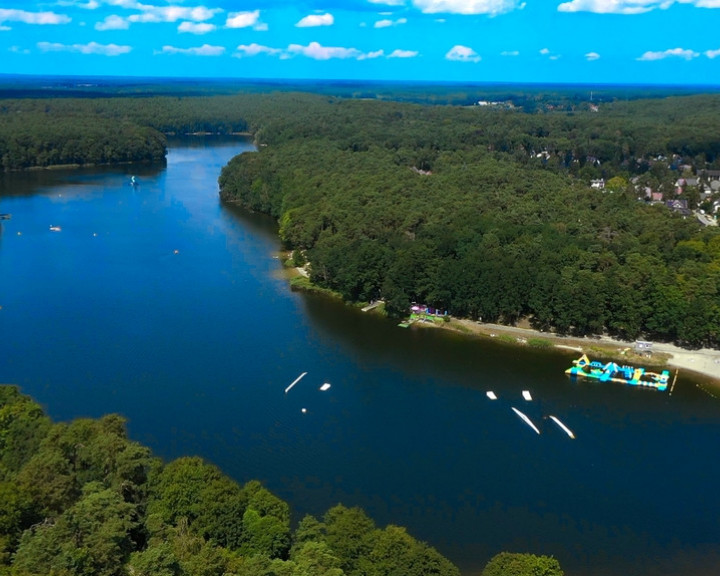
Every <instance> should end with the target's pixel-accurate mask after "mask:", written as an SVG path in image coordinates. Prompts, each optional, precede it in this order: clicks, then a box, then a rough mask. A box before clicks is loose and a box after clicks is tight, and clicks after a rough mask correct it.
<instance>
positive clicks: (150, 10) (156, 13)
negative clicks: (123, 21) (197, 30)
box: [118, 2, 222, 23]
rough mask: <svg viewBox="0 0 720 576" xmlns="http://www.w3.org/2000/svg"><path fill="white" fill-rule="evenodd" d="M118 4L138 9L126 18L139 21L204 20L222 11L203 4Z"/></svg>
mask: <svg viewBox="0 0 720 576" xmlns="http://www.w3.org/2000/svg"><path fill="white" fill-rule="evenodd" d="M118 5H120V6H122V7H123V8H127V7H132V8H135V9H138V10H140V11H141V13H140V14H132V15H130V16H128V20H129V21H130V22H141V23H156V22H177V21H178V20H190V21H192V22H204V21H205V20H210V19H211V18H212V17H213V16H215V14H217V13H218V12H221V11H222V10H221V9H220V8H206V7H205V6H196V7H194V8H190V7H186V6H150V5H147V4H140V3H136V2H121V3H118Z"/></svg>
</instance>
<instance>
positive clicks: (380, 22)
mask: <svg viewBox="0 0 720 576" xmlns="http://www.w3.org/2000/svg"><path fill="white" fill-rule="evenodd" d="M402 24H407V18H398V19H397V20H389V19H385V20H378V21H377V22H375V28H389V27H391V26H400V25H402Z"/></svg>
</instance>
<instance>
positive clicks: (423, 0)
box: [412, 0, 525, 16]
mask: <svg viewBox="0 0 720 576" xmlns="http://www.w3.org/2000/svg"><path fill="white" fill-rule="evenodd" d="M412 3H413V5H414V6H415V7H416V8H418V9H419V10H420V11H422V12H424V13H425V14H437V13H447V14H490V15H492V16H494V15H496V14H504V13H506V12H512V11H513V10H522V9H523V8H524V7H525V2H520V1H519V0H412Z"/></svg>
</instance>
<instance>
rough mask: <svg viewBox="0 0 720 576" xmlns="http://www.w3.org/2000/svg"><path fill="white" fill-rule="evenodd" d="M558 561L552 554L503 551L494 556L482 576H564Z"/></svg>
mask: <svg viewBox="0 0 720 576" xmlns="http://www.w3.org/2000/svg"><path fill="white" fill-rule="evenodd" d="M563 574H564V572H563V571H562V569H561V568H560V564H559V563H558V561H557V560H556V559H555V558H553V557H552V556H536V555H535V554H515V553H511V552H501V553H500V554H497V555H496V556H493V557H492V558H491V559H490V561H489V562H488V563H487V564H486V566H485V568H484V569H483V571H482V576H563Z"/></svg>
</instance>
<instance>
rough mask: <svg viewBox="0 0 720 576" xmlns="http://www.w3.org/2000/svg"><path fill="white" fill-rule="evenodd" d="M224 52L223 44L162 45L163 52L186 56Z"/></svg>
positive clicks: (211, 54) (216, 54)
mask: <svg viewBox="0 0 720 576" xmlns="http://www.w3.org/2000/svg"><path fill="white" fill-rule="evenodd" d="M224 52H225V47H224V46H210V44H203V45H202V46H196V47H193V48H176V47H175V46H163V47H162V53H163V54H185V55H188V56H220V55H222V54H223V53H224Z"/></svg>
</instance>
